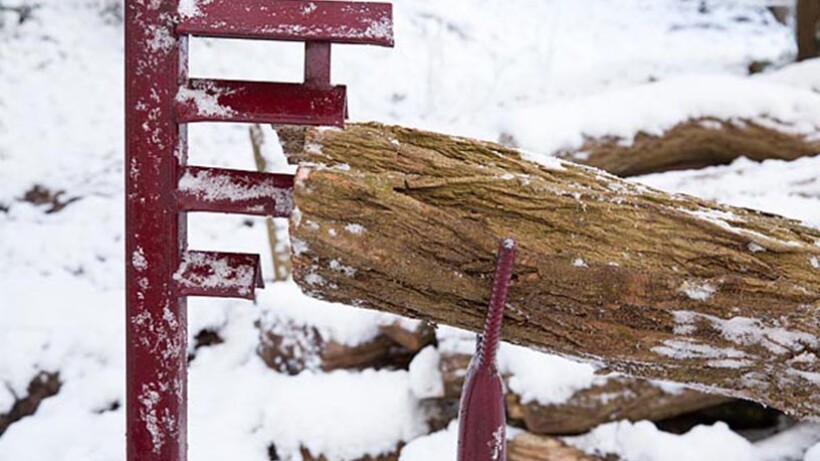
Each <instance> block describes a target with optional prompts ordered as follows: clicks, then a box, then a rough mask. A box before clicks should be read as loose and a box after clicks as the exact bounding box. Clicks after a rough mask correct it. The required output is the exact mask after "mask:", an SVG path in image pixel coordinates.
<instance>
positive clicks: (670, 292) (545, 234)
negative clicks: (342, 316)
mask: <svg viewBox="0 0 820 461" xmlns="http://www.w3.org/2000/svg"><path fill="white" fill-rule="evenodd" d="M291 154H292V155H291V160H292V161H299V162H302V163H303V165H302V166H301V167H300V169H299V171H298V172H297V184H296V187H295V190H294V200H295V204H296V208H297V209H296V210H295V211H294V213H293V216H292V217H291V230H292V234H291V239H292V245H293V248H294V279H295V280H296V282H297V283H298V284H299V285H300V286H301V287H302V289H303V290H304V291H305V292H306V293H308V294H310V295H311V296H315V297H318V298H321V299H326V300H329V301H333V302H340V303H346V304H349V305H355V306H359V307H363V308H367V309H375V310H381V311H387V312H392V313H395V314H399V315H404V316H409V317H416V318H421V319H424V320H428V321H430V322H434V323H443V324H449V325H454V326H457V327H461V328H464V329H468V330H472V331H480V330H481V327H482V323H483V319H484V315H485V312H486V304H487V299H488V296H489V293H490V285H491V276H492V272H493V265H494V258H495V254H494V253H495V248H496V245H497V243H498V239H499V238H501V237H506V236H509V237H512V238H514V239H516V241H517V242H518V244H519V248H520V251H519V255H518V258H517V261H516V273H515V276H514V279H513V282H512V287H511V290H510V297H509V308H508V309H507V314H506V321H505V324H504V331H503V336H504V338H505V339H506V340H508V341H511V342H513V343H516V344H520V345H524V346H528V347H531V348H536V349H539V350H543V351H550V352H553V353H558V354H563V355H566V356H571V357H576V358H579V359H582V360H586V361H589V362H591V363H595V364H599V365H600V366H601V367H604V368H609V369H611V370H615V371H618V372H621V373H624V374H627V375H633V376H639V377H645V378H652V379H659V380H667V381H673V382H679V383H686V384H687V385H688V386H690V387H696V388H698V389H699V390H704V391H709V392H710V393H720V394H723V395H728V396H733V397H740V398H747V399H750V400H755V401H758V402H761V403H764V404H766V405H769V406H772V407H775V408H778V409H781V410H783V411H786V412H789V413H791V414H794V415H797V416H802V417H811V416H814V417H817V416H818V415H820V365H818V360H817V354H819V353H820V351H818V347H819V346H820V345H819V344H818V339H817V337H818V334H820V320H819V319H818V315H817V313H818V307H820V231H818V230H817V229H813V228H808V227H805V226H803V225H801V224H800V223H799V222H796V221H793V220H789V219H785V218H782V217H778V216H774V215H770V214H765V213H760V212H756V211H752V210H747V209H740V208H733V207H728V206H722V205H718V204H715V203H713V202H709V201H705V200H700V199H697V198H694V197H689V196H684V195H670V194H667V193H663V192H659V191H656V190H653V189H650V188H647V187H645V186H641V185H637V184H633V183H630V182H627V181H624V180H622V179H619V178H616V177H614V176H611V175H609V174H607V173H604V172H602V171H599V170H595V169H592V168H589V167H584V166H580V165H575V164H571V163H567V162H560V161H557V160H556V161H554V162H553V163H548V164H536V163H533V162H530V161H528V160H526V159H525V158H524V157H523V156H522V154H521V153H519V152H518V151H516V150H514V149H510V148H506V147H504V146H501V145H498V144H494V143H489V142H481V141H475V140H470V139H464V138H457V137H452V136H446V135H441V134H435V133H429V132H424V131H418V130H413V129H407V128H402V127H389V126H383V125H379V124H363V125H349V126H348V127H347V128H346V129H344V130H338V129H309V130H307V131H306V132H305V141H304V148H303V149H302V150H301V151H300V152H296V153H291Z"/></svg>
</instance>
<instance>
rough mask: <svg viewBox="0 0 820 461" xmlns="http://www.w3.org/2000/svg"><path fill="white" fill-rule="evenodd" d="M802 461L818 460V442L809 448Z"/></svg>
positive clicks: (819, 450)
mask: <svg viewBox="0 0 820 461" xmlns="http://www.w3.org/2000/svg"><path fill="white" fill-rule="evenodd" d="M803 461H820V443H818V444H817V445H815V446H813V447H811V448H809V450H808V451H807V452H806V456H805V457H804V458H803Z"/></svg>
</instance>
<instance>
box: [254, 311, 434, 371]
mask: <svg viewBox="0 0 820 461" xmlns="http://www.w3.org/2000/svg"><path fill="white" fill-rule="evenodd" d="M256 327H257V329H258V330H259V345H258V346H257V349H256V353H257V355H259V357H260V358H261V359H262V361H263V362H265V364H266V365H267V366H268V367H269V368H271V369H272V370H275V371H277V372H279V373H287V374H290V375H297V374H299V373H301V372H303V371H305V370H322V371H325V372H329V371H333V370H339V369H365V368H377V369H378V368H384V367H395V368H407V365H408V364H409V363H410V360H412V358H413V356H414V355H415V353H416V352H418V350H419V349H421V348H423V347H425V346H427V345H428V344H430V343H431V342H432V341H433V340H434V336H433V335H432V333H431V327H430V326H429V325H427V324H424V323H421V324H419V326H418V327H416V328H415V329H414V330H409V329H407V328H406V327H405V326H404V325H401V324H400V323H391V324H389V325H383V326H381V327H380V330H381V334H379V335H377V336H376V337H374V338H372V339H370V340H368V341H364V342H362V343H361V344H358V345H355V346H351V345H347V344H341V343H339V342H338V341H335V340H333V339H330V338H325V337H324V336H322V334H321V333H320V332H319V331H318V330H317V329H316V328H315V327H314V326H312V325H306V324H299V323H294V322H279V323H277V324H276V325H275V326H272V325H270V324H269V323H267V322H259V321H257V323H256Z"/></svg>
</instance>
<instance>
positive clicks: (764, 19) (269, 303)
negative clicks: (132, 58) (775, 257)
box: [0, 0, 820, 461]
mask: <svg viewBox="0 0 820 461" xmlns="http://www.w3.org/2000/svg"><path fill="white" fill-rule="evenodd" d="M21 2H23V0H7V1H3V2H2V3H3V4H4V5H17V4H20V3H21ZM23 3H24V2H23ZM37 3H38V4H39V5H40V7H39V8H36V9H35V10H34V11H33V15H32V17H31V18H30V19H29V20H27V21H26V22H24V23H23V24H18V23H17V18H16V16H15V15H14V13H9V12H6V13H3V12H0V18H2V19H0V350H2V351H3V353H2V355H0V414H2V413H4V412H6V411H7V410H8V409H9V408H10V407H11V405H12V404H13V403H14V399H15V397H16V396H23V395H25V393H26V386H27V385H28V383H29V381H30V380H31V379H32V378H33V377H34V376H35V375H37V373H38V372H39V371H49V372H55V371H59V373H60V380H61V381H62V383H63V385H62V388H61V389H60V392H59V393H58V395H56V396H55V397H53V398H50V399H47V400H45V401H44V402H43V403H42V405H41V406H40V408H39V410H38V412H37V414H36V415H35V416H33V417H29V418H25V419H23V420H21V421H19V422H17V423H15V424H13V425H12V426H11V427H10V428H9V430H8V431H7V432H6V433H4V434H3V435H2V436H0V460H44V461H45V460H48V461H62V460H64V461H79V460H83V461H98V460H99V461H113V460H120V459H123V457H124V427H125V425H124V411H123V405H122V403H123V399H124V305H123V303H124V271H123V267H124V260H123V225H122V224H123V209H122V205H123V116H122V114H123V107H122V105H123V93H122V86H123V83H122V82H123V75H122V67H123V66H122V57H123V44H122V32H123V30H122V29H123V27H122V24H121V22H120V20H119V18H120V16H119V14H118V12H119V8H120V5H119V4H118V2H117V1H116V0H41V1H38V2H37ZM755 4H759V2H743V1H729V0H724V1H718V0H712V1H710V0H707V1H695V0H620V1H618V2H612V1H610V0H551V1H544V0H447V1H440V0H398V1H397V2H396V6H395V18H396V42H397V44H396V48H395V49H392V50H387V49H378V48H367V47H354V46H338V47H336V48H335V49H334V68H333V70H334V80H336V81H338V82H344V83H346V84H347V85H348V87H349V96H350V109H351V115H352V117H353V118H354V119H359V120H369V119H375V120H380V121H383V122H390V123H401V124H404V125H411V126H419V127H425V128H430V129H434V130H436V131H443V132H450V133H457V134H462V135H469V136H477V137H482V138H486V139H492V140H494V139H498V137H499V136H500V135H501V133H502V132H504V131H505V130H509V129H510V128H511V125H512V128H516V129H520V130H522V132H524V131H526V132H527V133H530V134H531V135H530V137H529V138H527V139H532V140H533V141H532V143H533V144H536V143H541V142H545V143H546V144H545V145H542V146H541V147H545V146H547V147H548V146H551V145H559V146H560V145H561V143H560V142H558V141H555V140H570V141H572V140H574V139H578V138H579V136H580V134H581V133H579V131H583V130H584V129H585V128H586V127H589V126H594V128H595V129H596V130H598V131H596V133H607V132H609V131H613V132H616V133H617V134H618V135H623V136H625V137H628V136H629V134H630V131H631V132H633V133H632V134H634V131H636V130H640V129H651V128H652V127H657V126H660V125H662V124H663V123H666V120H665V119H663V117H664V116H665V115H666V114H673V115H676V116H680V114H681V112H684V115H691V114H697V113H698V112H697V111H699V110H707V109H713V110H722V108H724V107H725V106H722V105H721V106H720V107H717V108H715V106H714V99H713V97H712V96H721V98H728V97H731V94H736V95H737V96H736V97H737V98H741V97H745V95H748V94H750V93H755V92H763V93H767V92H769V91H773V92H777V95H778V97H768V96H766V97H764V98H762V99H760V98H759V99H755V101H756V102H755V103H754V104H748V103H749V101H746V100H743V101H740V100H736V101H734V102H732V101H729V102H727V103H726V104H737V105H738V106H739V107H741V108H743V109H748V110H749V111H750V112H753V114H752V115H773V116H775V117H786V118H788V117H790V116H793V117H794V120H792V119H791V118H789V119H787V120H781V121H785V122H794V123H795V124H800V123H802V122H805V121H806V120H809V121H810V122H815V121H816V120H817V119H818V115H817V114H818V107H816V106H814V105H811V104H808V103H806V101H813V100H816V99H817V96H816V95H814V94H813V93H812V92H817V91H818V88H820V83H819V81H818V75H820V68H819V67H818V66H817V63H816V62H814V63H806V64H802V65H800V66H791V67H789V68H788V69H785V70H783V71H780V72H777V73H771V74H765V75H763V76H760V77H754V79H752V80H749V79H746V78H745V77H744V75H745V74H746V69H747V67H748V65H749V63H750V62H752V61H771V62H774V63H782V62H785V61H787V60H788V59H789V58H790V56H791V55H792V54H793V53H794V45H793V44H792V42H791V33H790V31H789V30H788V28H787V27H784V26H782V25H780V24H778V23H777V22H776V21H775V20H774V19H773V18H772V17H771V16H770V15H769V13H768V12H767V11H766V10H765V9H763V8H761V7H759V6H755ZM301 59H302V49H301V46H299V45H297V44H272V43H257V42H247V41H214V40H202V39H196V40H193V41H192V50H191V73H192V75H193V76H199V77H222V78H248V79H257V80H286V81H298V80H300V78H301V69H302V64H301ZM704 75H708V76H709V77H704ZM710 79H711V80H710ZM657 80H660V82H659V83H658V84H657V85H677V86H676V87H675V88H676V89H677V90H676V91H679V95H678V98H676V99H674V98H673V99H671V100H667V101H658V100H655V99H652V100H651V104H649V105H648V106H649V108H651V109H657V110H656V112H651V114H654V115H651V114H650V115H651V116H650V117H648V118H647V119H645V120H644V122H645V123H639V122H641V121H642V119H640V118H639V117H635V116H634V115H635V112H634V111H633V112H627V113H620V114H619V113H617V112H616V113H615V115H614V116H613V117H615V118H616V119H613V120H610V119H611V118H612V117H601V116H600V114H592V113H590V112H596V111H598V108H599V107H601V106H600V104H604V105H607V104H609V105H612V104H618V101H620V99H619V98H621V97H622V96H619V95H622V94H637V95H638V96H639V97H640V98H650V99H651V98H654V97H653V96H652V94H651V91H649V90H646V89H642V88H645V87H646V84H647V83H649V82H653V81H657ZM708 81H720V82H725V85H727V86H730V87H732V89H733V90H735V93H731V92H723V91H721V92H720V94H719V95H715V94H714V93H715V92H713V91H707V90H704V88H702V87H700V85H705V84H706V83H708ZM705 82H706V83H705ZM733 82H738V83H737V86H736V87H735V85H734V83H733ZM636 88H637V89H636ZM767 94H768V93H767ZM772 94H774V93H772ZM727 95H728V96H727ZM783 95H786V96H788V97H791V96H792V95H796V96H794V99H786V100H784V99H783V97H780V96H783ZM803 95H805V98H803V97H801V96H803ZM764 96H765V95H764ZM720 101H722V102H723V101H724V99H720ZM760 101H763V102H760ZM766 101H768V102H766ZM793 101H798V102H797V103H792V102H793ZM801 101H802V102H801ZM700 103H702V104H705V105H709V104H712V106H710V107H709V108H706V109H704V107H703V106H702V105H698V104H700ZM643 104H644V105H643V107H646V106H647V104H646V102H645V101H644V103H643ZM680 104H683V105H682V106H681V105H680ZM760 104H764V105H763V106H761V105H760ZM765 104H769V105H768V106H766V105H765ZM801 104H802V105H801ZM545 107H546V108H549V107H574V108H577V107H583V108H585V110H586V113H585V114H582V115H583V116H582V117H579V118H578V119H573V120H570V122H566V120H562V119H560V118H558V119H555V118H549V117H546V118H544V117H545V116H544V115H543V112H542V109H543V108H545ZM618 109H624V108H622V107H618ZM608 113H611V112H608ZM525 114H530V115H528V116H526V115H525ZM645 115H646V114H644V116H645ZM608 121H611V122H612V125H610V126H607V125H606V123H607V122H608ZM554 122H555V123H554ZM586 123H590V124H591V125H585V124H586ZM816 126H817V125H816V124H815V125H813V126H812V125H811V123H809V124H805V123H804V124H802V125H799V128H800V130H801V133H807V134H811V135H815V136H816V135H817V131H816ZM813 129H815V130H814V131H812V130H813ZM190 135H191V152H190V159H191V162H192V163H194V164H199V165H218V166H227V167H233V168H245V169H253V168H254V164H253V158H252V154H251V146H250V142H249V137H248V132H247V128H246V127H245V126H241V125H234V124H222V125H215V124H201V125H195V126H192V127H191V129H190ZM271 136H272V134H271ZM542 140H546V141H542ZM550 142H552V143H554V144H549V143H550ZM528 147H531V148H532V147H533V146H528ZM536 147H537V146H536ZM279 166H280V167H282V168H284V166H282V165H281V163H280V164H279ZM818 176H820V160H818V159H803V160H798V161H795V162H776V161H771V162H764V163H763V164H755V163H752V162H749V161H746V160H738V161H736V162H735V163H734V164H732V165H730V166H726V167H717V168H712V169H708V170H703V171H697V172H678V173H669V174H664V175H655V176H649V177H644V178H640V180H641V181H644V182H646V183H648V184H650V185H653V186H656V187H660V188H664V189H668V190H674V191H681V192H686V193H690V194H694V195H701V196H704V197H707V198H713V199H716V200H719V201H724V202H727V203H731V204H736V205H741V206H748V207H754V208H760V209H765V210H767V211H771V212H775V213H780V214H784V215H788V216H790V217H793V218H796V219H800V220H803V221H804V222H806V223H807V224H808V225H812V226H820V211H818V210H820V183H818V179H817V178H818ZM37 184H39V185H42V186H45V187H47V188H49V189H51V190H55V191H57V190H59V191H65V192H64V195H63V196H62V199H63V200H68V199H71V198H75V197H76V198H79V200H77V201H75V202H72V203H70V204H69V205H68V206H67V207H65V208H64V209H62V210H61V211H59V212H56V213H46V211H47V209H48V207H47V206H36V205H33V204H31V203H27V202H25V201H22V200H21V198H22V197H23V196H24V194H25V193H26V192H27V191H28V190H30V189H31V188H32V187H33V186H34V185H37ZM252 222H254V223H255V225H253V226H247V225H246V224H245V219H243V218H236V217H228V216H199V215H194V216H191V218H190V223H189V230H190V244H191V247H192V248H203V249H219V250H236V251H246V252H261V253H263V255H265V253H266V252H267V251H268V249H267V240H266V234H265V230H264V226H263V225H261V224H262V223H261V221H259V220H252ZM263 261H265V263H266V267H264V270H265V272H266V273H267V274H270V273H271V271H272V269H271V267H269V263H268V261H270V258H269V257H263ZM189 312H190V314H189V316H190V325H189V331H190V334H191V336H193V335H194V334H196V333H197V332H198V331H200V330H202V329H203V328H212V329H215V330H218V331H219V333H220V335H221V336H222V337H223V338H224V339H225V342H224V343H223V344H219V345H216V346H213V347H208V348H202V349H200V350H198V351H197V355H196V360H194V361H193V362H192V364H191V368H190V399H191V401H190V410H189V414H190V416H189V421H190V429H189V433H190V459H191V460H195V461H207V460H224V459H238V460H243V461H264V460H267V459H269V457H268V446H269V445H270V444H272V443H274V444H275V445H276V447H277V453H278V455H279V457H281V458H282V459H294V460H298V459H300V455H299V448H300V447H305V448H307V449H308V450H310V451H311V452H313V453H315V454H324V455H325V457H326V458H327V460H328V461H347V460H353V459H356V458H359V457H361V456H363V455H366V454H378V453H381V452H388V451H391V450H393V449H394V448H395V447H396V445H397V443H399V442H410V445H408V447H407V448H406V449H405V451H404V454H403V457H402V459H403V460H405V461H419V460H430V459H441V460H444V459H453V457H452V454H451V453H452V452H451V451H448V450H450V448H451V447H452V446H453V443H454V440H455V439H454V434H455V431H454V430H450V431H444V432H441V433H438V434H434V435H430V436H426V435H425V434H426V433H427V428H426V427H425V423H424V419H423V415H422V414H421V412H420V409H419V405H418V400H417V399H418V396H417V395H416V393H414V392H413V389H418V388H419V386H421V387H422V388H423V387H424V386H423V384H424V383H418V382H414V379H413V377H412V376H411V373H409V372H407V371H401V370H399V371H378V372H376V371H363V372H357V371H337V372H333V373H319V372H314V371H307V372H304V373H302V374H300V375H298V376H285V375H279V374H277V373H275V372H273V371H271V370H270V369H268V368H266V367H265V365H264V364H263V363H262V361H261V360H260V359H259V358H258V357H257V355H256V347H257V345H258V342H259V338H258V331H257V329H256V327H255V326H254V322H255V321H256V320H258V319H260V318H261V317H266V316H267V317H270V316H273V317H275V318H281V319H289V318H292V319H295V320H298V321H312V322H314V323H315V324H317V325H320V326H321V327H322V328H324V330H323V331H326V334H327V335H329V336H330V337H333V338H334V339H336V340H338V341H340V342H342V343H345V344H356V343H358V342H361V341H364V340H366V339H368V338H369V335H373V334H374V331H375V329H376V328H377V324H378V321H379V320H378V319H377V318H375V317H376V316H375V315H374V314H370V313H363V312H361V311H353V310H350V308H346V307H343V306H338V305H328V304H327V303H322V302H319V301H314V300H310V299H307V298H305V297H304V296H303V295H301V293H299V292H298V289H297V288H296V287H295V286H294V285H293V284H291V283H279V284H273V283H269V284H268V289H266V290H264V291H261V292H260V293H259V300H258V303H257V305H253V304H252V303H248V302H240V301H218V300H202V299H195V300H192V301H191V302H190V303H189ZM502 361H504V363H506V365H504V366H507V367H508V370H509V371H510V372H511V373H513V374H514V375H515V376H516V380H515V381H512V382H511V384H510V385H511V386H517V388H516V391H517V392H519V393H520V394H522V395H526V396H528V398H532V399H536V400H539V401H543V402H550V401H556V400H559V401H560V399H562V398H566V397H565V396H566V395H567V393H570V392H571V391H572V390H573V389H575V387H576V386H583V385H584V383H586V382H587V380H589V379H591V376H592V369H591V367H589V366H587V365H580V364H574V363H572V362H568V361H566V360H565V359H561V358H557V357H553V356H545V355H542V354H536V353H533V352H529V351H524V350H518V349H516V348H512V347H509V348H506V349H505V350H504V351H502ZM558 378H560V379H558ZM798 435H799V437H798V436H796V437H797V439H799V440H797V441H795V440H793V439H789V440H785V441H780V442H777V441H773V442H770V443H769V445H767V446H765V447H760V446H759V444H758V445H752V444H751V443H749V442H746V441H745V440H744V439H742V438H741V437H740V436H738V435H737V434H735V433H733V432H731V431H730V430H729V429H728V428H726V427H725V426H721V425H718V426H713V427H701V428H697V429H695V430H693V431H692V432H691V433H689V434H686V435H683V436H674V435H671V434H665V433H662V432H660V431H658V430H657V429H655V428H654V426H652V425H651V424H650V423H635V424H632V423H613V424H610V425H606V426H602V427H600V428H598V429H596V430H594V431H593V432H592V433H590V434H588V435H586V436H581V437H580V438H578V439H574V440H572V441H571V442H572V443H574V444H576V445H578V446H581V447H583V448H584V449H588V450H595V449H598V450H603V451H607V452H613V453H617V454H619V455H621V456H622V457H623V458H624V459H628V460H633V461H644V460H648V461H649V460H651V461H678V460H695V459H697V460H706V459H718V458H720V460H721V461H734V460H737V461H747V460H761V461H762V460H772V461H775V460H779V459H800V458H801V457H802V456H803V452H804V451H805V449H806V448H807V445H808V444H809V443H810V442H811V441H813V440H816V439H817V438H820V429H817V428H816V427H813V426H807V428H806V429H805V430H804V431H803V433H801V434H798ZM670 447H671V448H670ZM789 450H791V451H789ZM414 453H416V454H414ZM813 453H814V454H812V455H807V458H806V459H807V460H809V459H817V458H816V456H817V453H818V449H815V450H813ZM811 456H815V458H812V457H811Z"/></svg>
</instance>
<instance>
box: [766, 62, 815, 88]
mask: <svg viewBox="0 0 820 461" xmlns="http://www.w3.org/2000/svg"><path fill="white" fill-rule="evenodd" d="M757 78H759V79H761V80H766V81H770V82H777V83H780V84H784V85H789V86H793V87H795V88H802V89H806V90H812V91H814V92H817V93H820V59H808V60H806V61H803V62H798V63H794V64H791V65H788V66H786V67H783V68H781V69H777V70H774V71H772V72H767V73H764V74H759V75H758V76H757Z"/></svg>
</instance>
